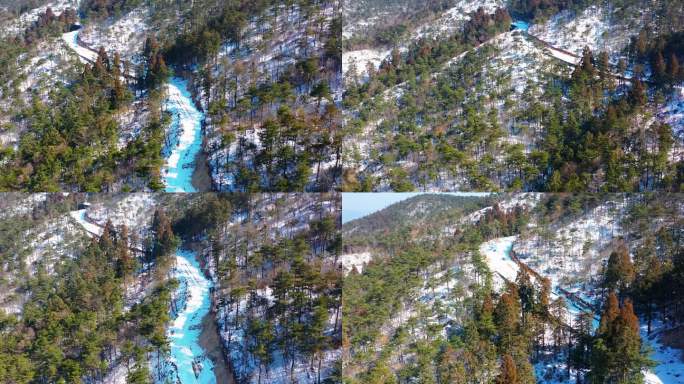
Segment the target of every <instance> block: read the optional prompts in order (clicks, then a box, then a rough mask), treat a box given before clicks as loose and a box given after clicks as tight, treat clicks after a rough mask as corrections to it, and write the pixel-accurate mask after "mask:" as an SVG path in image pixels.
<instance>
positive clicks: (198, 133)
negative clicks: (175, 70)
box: [162, 77, 204, 192]
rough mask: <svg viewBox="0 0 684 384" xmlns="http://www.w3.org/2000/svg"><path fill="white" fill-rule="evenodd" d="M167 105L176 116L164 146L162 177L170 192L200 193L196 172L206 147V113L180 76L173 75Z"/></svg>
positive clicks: (167, 108) (172, 114)
mask: <svg viewBox="0 0 684 384" xmlns="http://www.w3.org/2000/svg"><path fill="white" fill-rule="evenodd" d="M164 107H165V108H166V111H168V112H169V113H171V119H172V121H171V127H170V130H169V133H168V135H167V143H166V146H165V147H164V157H165V158H166V165H165V166H164V172H163V175H162V176H163V179H164V185H166V192H197V189H196V188H195V187H194V186H193V185H192V174H193V173H194V171H195V157H196V156H197V154H198V153H199V151H200V150H201V147H202V121H204V113H202V112H201V111H200V110H198V109H197V107H196V106H195V103H194V102H193V100H192V96H191V95H190V91H188V82H187V81H186V80H184V79H182V78H180V77H172V78H171V80H170V81H169V83H168V84H167V98H166V101H165V102H164Z"/></svg>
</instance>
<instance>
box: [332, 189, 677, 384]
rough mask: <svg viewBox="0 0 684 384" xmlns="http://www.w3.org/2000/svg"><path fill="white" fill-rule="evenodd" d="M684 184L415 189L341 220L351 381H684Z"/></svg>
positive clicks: (345, 348) (345, 347) (345, 340)
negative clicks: (655, 191) (595, 190)
mask: <svg viewBox="0 0 684 384" xmlns="http://www.w3.org/2000/svg"><path fill="white" fill-rule="evenodd" d="M683 204H684V200H682V198H681V196H679V195H660V196H657V197H656V196H653V195H641V194H639V195H631V194H627V195H624V194H620V195H617V194H607V195H591V194H577V195H567V194H502V195H491V196H489V197H473V196H470V197H467V196H452V195H419V196H416V197H412V198H410V199H407V200H405V201H402V202H400V203H396V204H394V205H391V206H389V207H388V208H385V209H383V210H381V211H378V212H375V213H373V214H370V215H368V216H366V217H364V218H361V219H357V220H354V221H351V222H349V223H346V224H344V225H343V229H342V232H343V237H344V247H343V252H342V255H341V256H340V259H341V260H342V264H343V265H345V266H346V269H345V273H346V277H345V282H344V288H343V301H344V305H343V308H344V309H343V319H344V323H343V359H344V361H345V370H344V376H345V377H346V380H348V382H350V383H403V382H426V383H494V382H495V383H530V384H532V383H587V382H599V383H642V382H643V383H648V384H655V383H666V384H669V383H680V382H682V380H684V354H683V352H684V344H682V341H683V340H684V338H683V337H682V331H683V329H684V328H683V327H684V312H682V304H683V303H682V297H684V296H682V293H683V292H684V291H683V290H684V280H682V276H684V275H682V271H683V269H682V268H684V260H683V259H682V250H683V246H684V244H683V243H682V224H683V223H684V222H683V221H682V220H683V218H684V205H683Z"/></svg>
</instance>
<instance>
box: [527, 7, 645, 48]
mask: <svg viewBox="0 0 684 384" xmlns="http://www.w3.org/2000/svg"><path fill="white" fill-rule="evenodd" d="M637 24H638V23H637ZM638 31H639V28H637V25H634V26H632V25H631V23H619V24H618V23H615V22H613V21H612V20H611V14H610V12H608V11H607V10H606V7H604V6H596V5H595V6H591V7H588V8H587V9H585V10H583V11H582V12H581V13H579V14H574V13H573V12H570V11H564V12H561V13H559V14H557V15H555V16H554V17H552V18H551V19H550V20H549V21H548V22H546V23H544V24H535V25H533V26H531V27H530V29H529V32H530V34H532V35H534V36H536V37H538V38H540V39H542V40H544V41H547V42H549V43H551V44H552V45H553V46H555V47H558V48H561V49H564V50H567V51H569V52H571V53H574V54H575V55H581V54H582V50H583V49H584V47H586V46H588V47H589V48H590V49H591V50H592V51H594V52H596V51H603V50H605V51H608V53H609V54H611V56H614V55H615V54H617V53H619V52H620V51H621V50H622V49H623V48H624V47H625V46H626V45H627V44H628V43H629V39H630V37H631V36H633V35H635V34H636V33H638ZM556 54H557V55H559V56H560V57H559V58H560V59H561V60H563V59H565V60H569V59H571V58H572V56H568V55H564V56H563V55H562V53H561V52H558V51H556V53H554V56H555V55H556Z"/></svg>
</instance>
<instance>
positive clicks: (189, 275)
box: [168, 249, 216, 384]
mask: <svg viewBox="0 0 684 384" xmlns="http://www.w3.org/2000/svg"><path fill="white" fill-rule="evenodd" d="M195 256H196V254H195V252H193V251H189V250H182V249H179V250H178V251H176V269H175V270H174V277H175V278H176V279H178V281H179V283H180V285H179V287H178V298H177V300H176V308H177V310H178V313H177V315H176V318H175V319H174V320H173V323H172V324H171V327H170V328H169V330H168V336H169V340H170V342H171V357H170V361H171V362H172V363H174V364H175V366H176V370H177V375H178V379H179V380H180V383H181V384H188V383H193V384H194V383H198V384H199V383H201V384H213V383H216V377H215V375H214V371H213V364H212V361H211V359H209V358H207V356H206V353H205V351H204V349H203V348H202V347H201V346H200V334H201V333H202V319H204V316H206V315H207V314H208V313H209V309H210V307H211V299H210V297H209V293H210V289H211V287H212V282H211V281H210V280H209V279H207V278H206V277H205V276H204V274H203V273H202V270H201V269H200V266H199V262H198V261H197V260H196V258H195ZM200 367H201V370H199V369H198V368H200ZM197 373H198V374H197Z"/></svg>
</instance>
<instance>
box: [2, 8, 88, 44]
mask: <svg viewBox="0 0 684 384" xmlns="http://www.w3.org/2000/svg"><path fill="white" fill-rule="evenodd" d="M79 4H80V0H54V1H50V2H49V3H47V4H45V5H43V6H40V7H37V8H34V9H32V10H30V11H28V12H25V13H23V14H22V15H21V16H19V17H18V18H17V19H15V20H14V21H13V22H11V23H9V25H8V26H7V27H5V28H2V29H0V37H4V36H13V35H18V34H20V33H22V32H23V31H24V30H26V28H28V27H30V26H31V25H32V24H33V23H35V22H36V21H37V20H38V18H39V17H40V16H41V15H43V14H44V13H45V11H46V10H47V9H48V8H50V9H52V12H53V13H54V14H55V15H59V14H60V13H62V12H63V11H64V10H66V9H68V8H71V9H78V7H79Z"/></svg>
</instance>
